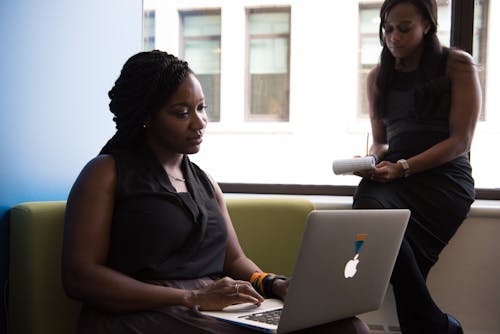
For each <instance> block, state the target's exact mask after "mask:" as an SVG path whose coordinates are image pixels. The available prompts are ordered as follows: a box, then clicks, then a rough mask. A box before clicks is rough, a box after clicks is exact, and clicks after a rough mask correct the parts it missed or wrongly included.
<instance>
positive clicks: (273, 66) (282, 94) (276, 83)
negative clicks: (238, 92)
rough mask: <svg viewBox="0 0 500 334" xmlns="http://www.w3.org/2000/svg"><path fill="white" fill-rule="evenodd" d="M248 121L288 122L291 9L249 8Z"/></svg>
mask: <svg viewBox="0 0 500 334" xmlns="http://www.w3.org/2000/svg"><path fill="white" fill-rule="evenodd" d="M247 19H248V28H247V29H248V36H247V38H248V46H247V52H248V72H247V82H246V87H247V88H246V90H247V95H246V96H247V108H246V115H245V116H246V117H245V119H246V120H250V121H288V119H289V93H290V88H289V87H290V86H289V78H290V76H289V70H290V66H289V57H290V10H289V8H272V9H266V8H264V9H263V8H259V9H248V10H247Z"/></svg>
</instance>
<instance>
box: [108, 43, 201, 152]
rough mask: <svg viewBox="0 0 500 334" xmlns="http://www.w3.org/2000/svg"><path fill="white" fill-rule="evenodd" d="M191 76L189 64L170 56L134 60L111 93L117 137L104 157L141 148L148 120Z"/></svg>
mask: <svg viewBox="0 0 500 334" xmlns="http://www.w3.org/2000/svg"><path fill="white" fill-rule="evenodd" d="M189 73H193V72H192V70H191V69H190V68H189V66H188V63H187V62H185V61H183V60H180V59H178V58H177V57H175V56H173V55H171V54H168V53H166V52H162V51H158V50H153V51H148V52H140V53H137V54H135V55H133V56H132V57H130V58H129V59H128V60H127V61H126V62H125V65H123V68H122V70H121V73H120V76H119V77H118V79H117V80H116V81H115V85H114V86H113V88H112V89H111V90H110V91H109V93H108V96H109V98H110V99H111V101H110V103H109V109H110V111H111V113H113V115H114V117H113V121H114V122H115V124H116V133H115V134H114V136H113V137H112V138H111V139H110V140H109V141H108V142H107V143H106V145H104V147H103V148H102V149H101V152H100V154H108V153H112V152H114V151H116V150H121V149H129V148H132V147H135V146H138V145H139V144H141V143H142V141H143V138H144V131H143V129H144V128H143V124H144V122H145V120H146V119H148V118H151V117H152V116H153V115H155V114H156V113H157V112H158V111H159V110H160V109H161V107H162V106H163V105H164V104H165V102H166V101H167V100H168V99H169V98H170V97H171V96H172V94H174V93H175V91H176V90H177V88H178V87H179V86H180V84H181V83H182V81H183V80H184V79H185V78H186V76H187V75H188V74H189Z"/></svg>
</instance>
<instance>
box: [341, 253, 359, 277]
mask: <svg viewBox="0 0 500 334" xmlns="http://www.w3.org/2000/svg"><path fill="white" fill-rule="evenodd" d="M358 256H359V254H356V255H355V256H354V259H352V260H349V261H347V263H346V265H345V268H344V277H345V278H352V277H354V275H356V272H357V271H358V270H357V268H356V267H357V266H358V263H359V260H358Z"/></svg>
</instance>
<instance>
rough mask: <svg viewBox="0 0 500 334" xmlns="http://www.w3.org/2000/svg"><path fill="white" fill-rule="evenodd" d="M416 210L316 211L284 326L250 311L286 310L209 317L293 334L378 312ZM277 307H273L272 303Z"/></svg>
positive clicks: (235, 310) (240, 309)
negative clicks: (263, 320)
mask: <svg viewBox="0 0 500 334" xmlns="http://www.w3.org/2000/svg"><path fill="white" fill-rule="evenodd" d="M409 216H410V211H409V210H406V209H397V210H313V211H312V212H311V213H310V214H309V216H308V218H307V223H306V227H305V230H304V233H303V235H302V240H301V244H300V247H299V251H298V255H297V258H296V261H295V265H294V269H293V274H292V279H291V282H290V286H289V288H288V293H287V296H286V299H285V302H284V305H283V307H282V308H283V309H282V311H281V318H280V320H279V324H278V325H277V326H276V325H269V324H264V325H261V323H260V322H256V321H252V320H248V319H245V318H246V317H247V315H248V314H249V313H253V312H264V311H266V310H267V308H268V307H270V308H274V309H276V308H280V307H281V303H280V302H279V301H276V300H266V301H265V302H264V303H263V304H262V305H261V306H260V307H255V306H252V305H245V304H243V305H234V306H231V307H228V308H227V309H224V310H223V311H220V312H202V313H204V314H206V315H210V316H215V317H217V318H220V319H223V320H226V321H230V322H234V323H239V324H241V325H243V326H247V327H252V328H255V329H258V330H262V331H265V332H271V333H276V332H277V333H287V332H291V331H295V330H299V329H303V328H308V327H312V326H317V325H320V324H323V323H328V322H332V321H335V320H339V319H343V318H347V317H351V316H355V315H358V314H361V313H365V312H368V311H373V310H376V309H378V308H379V307H380V305H381V304H382V301H383V298H384V296H385V293H386V290H387V286H388V284H389V279H390V275H391V272H392V269H393V266H394V262H395V260H396V256H397V254H398V251H399V248H400V245H401V241H402V238H403V235H404V232H405V229H406V225H407V223H408V219H409ZM268 304H271V305H268Z"/></svg>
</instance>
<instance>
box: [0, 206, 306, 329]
mask: <svg viewBox="0 0 500 334" xmlns="http://www.w3.org/2000/svg"><path fill="white" fill-rule="evenodd" d="M226 202H227V206H228V209H229V212H230V215H231V218H232V221H233V224H234V226H235V229H236V232H237V233H238V237H239V239H240V242H241V244H242V247H243V249H244V250H245V252H246V253H247V255H248V256H249V257H250V258H252V259H253V260H254V261H255V262H256V263H257V264H259V265H260V266H261V267H262V269H263V270H265V271H269V272H275V273H282V274H285V275H288V274H290V272H291V270H292V266H293V261H294V259H295V254H296V252H297V249H298V245H299V242H300V238H301V235H302V231H303V228H304V223H305V220H306V217H307V214H308V213H309V212H310V211H311V210H312V209H313V208H314V206H313V204H312V202H310V201H308V200H306V199H295V198H264V197H263V198H231V199H227V200H226ZM65 208H66V203H65V202H63V201H61V202H29V203H22V204H19V205H16V206H15V207H13V208H12V210H11V216H10V272H9V296H8V330H9V333H11V334H24V333H30V334H31V333H40V334H45V333H47V334H49V333H50V334H58V333H65V334H68V333H74V332H75V328H76V321H77V317H78V312H79V309H80V304H79V303H78V302H76V301H74V300H71V299H69V298H68V297H66V295H65V293H64V291H63V288H62V284H61V272H60V269H61V265H60V262H61V249H62V237H63V225H64V212H65Z"/></svg>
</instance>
